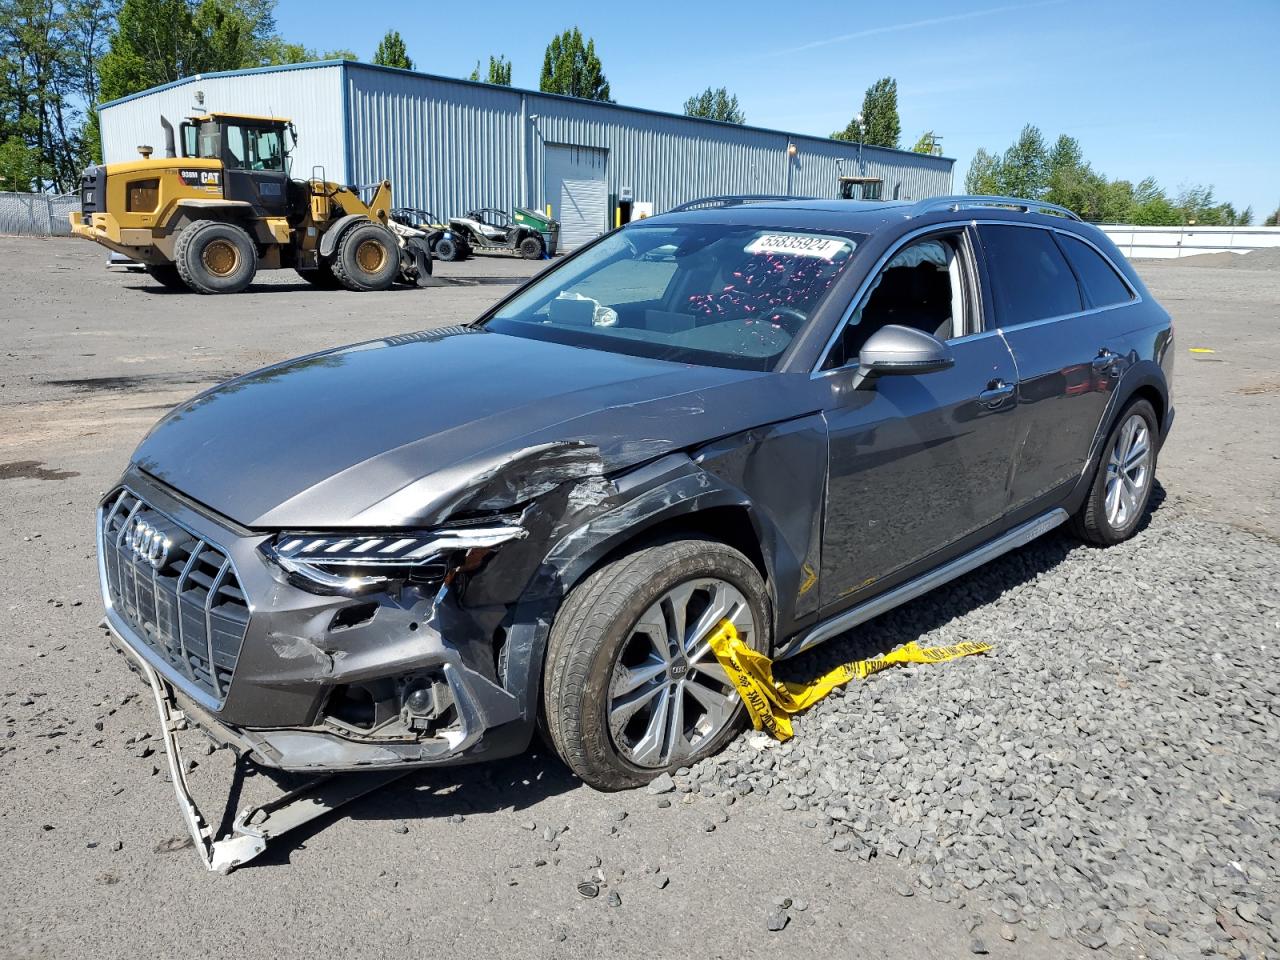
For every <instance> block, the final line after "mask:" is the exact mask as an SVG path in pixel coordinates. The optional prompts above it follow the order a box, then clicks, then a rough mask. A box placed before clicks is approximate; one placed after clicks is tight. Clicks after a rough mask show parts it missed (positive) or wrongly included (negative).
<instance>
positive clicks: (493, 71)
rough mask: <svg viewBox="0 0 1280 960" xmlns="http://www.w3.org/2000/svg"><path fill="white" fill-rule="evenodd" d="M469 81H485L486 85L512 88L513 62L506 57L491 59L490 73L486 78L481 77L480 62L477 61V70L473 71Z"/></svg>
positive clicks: (492, 57)
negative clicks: (491, 84)
mask: <svg viewBox="0 0 1280 960" xmlns="http://www.w3.org/2000/svg"><path fill="white" fill-rule="evenodd" d="M467 79H468V80H475V81H476V82H479V81H480V80H484V82H485V83H493V84H497V85H498V86H500V87H509V86H511V61H510V60H508V59H507V58H506V57H505V56H497V57H494V56H492V55H490V57H489V72H488V74H486V75H485V76H484V77H481V76H480V61H479V60H477V61H476V68H475V69H474V70H472V71H471V76H470V77H468V78H467Z"/></svg>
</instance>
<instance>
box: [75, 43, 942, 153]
mask: <svg viewBox="0 0 1280 960" xmlns="http://www.w3.org/2000/svg"><path fill="white" fill-rule="evenodd" d="M321 67H341V68H342V69H343V70H344V71H346V70H353V69H355V70H368V71H375V72H377V71H381V72H386V73H395V74H401V75H407V76H412V77H420V78H422V79H424V80H433V81H437V82H442V83H453V84H459V85H462V86H468V87H482V88H487V89H490V90H501V91H506V92H508V93H516V94H523V95H525V96H530V97H543V98H547V99H551V100H563V101H565V102H568V103H575V104H584V103H586V104H591V105H594V106H600V107H606V108H609V109H613V110H620V111H623V112H627V113H638V114H644V115H648V116H653V117H663V118H666V119H673V120H685V121H689V122H691V123H697V124H704V125H709V126H713V127H722V128H726V129H729V130H747V131H751V132H754V133H765V134H773V135H775V136H779V137H789V138H792V139H803V140H816V141H823V142H828V143H831V144H838V145H840V146H844V147H848V148H850V149H857V144H856V143H855V142H853V141H847V140H836V139H834V138H832V137H824V136H822V135H820V134H811V133H797V132H795V131H789V130H778V129H776V128H773V127H756V126H750V125H748V124H745V123H728V122H726V121H723V120H711V119H709V118H707V117H690V116H688V115H686V114H683V113H673V112H670V111H666V110H652V109H650V108H648V107H633V106H628V105H626V104H621V103H611V102H606V101H602V100H585V99H583V98H581V97H568V96H565V95H563V94H559V93H546V92H544V91H542V90H530V89H527V88H524V87H508V86H503V85H499V84H492V83H483V82H481V81H478V80H464V79H462V78H461V77H445V76H440V75H439V74H434V73H424V72H422V71H420V70H402V69H400V68H399V67H384V66H381V65H380V64H374V63H361V62H360V61H358V60H316V61H313V62H310V63H286V64H281V65H279V66H270V67H249V68H245V69H243V70H222V71H219V72H216V73H198V74H195V75H194V76H191V77H184V78H183V79H181V80H173V81H170V82H169V83H163V84H160V85H159V86H156V87H151V88H149V89H147V90H141V91H139V92H138V93H131V94H129V95H128V96H126V97H119V98H118V99H115V100H109V101H107V102H106V103H102V104H99V105H98V109H99V110H105V109H107V108H108V107H114V106H116V105H118V104H121V103H127V102H129V101H130V100H136V99H138V98H140V97H145V96H149V95H151V94H153V93H157V92H159V91H161V90H169V89H172V88H174V87H178V86H181V85H183V84H186V83H191V82H194V81H198V80H202V79H205V78H208V77H240V76H251V75H255V74H263V73H274V72H277V71H285V70H314V69H317V68H321ZM865 149H866V150H869V151H873V152H881V153H894V154H902V155H904V156H908V157H911V158H912V159H914V160H916V161H918V162H926V163H927V162H929V161H934V162H937V161H941V162H944V163H946V164H948V166H949V167H950V166H954V164H955V162H956V161H955V158H954V157H939V156H936V155H934V154H928V153H916V152H915V151H913V150H900V149H897V148H895V147H880V146H874V145H872V144H867V145H866V146H865Z"/></svg>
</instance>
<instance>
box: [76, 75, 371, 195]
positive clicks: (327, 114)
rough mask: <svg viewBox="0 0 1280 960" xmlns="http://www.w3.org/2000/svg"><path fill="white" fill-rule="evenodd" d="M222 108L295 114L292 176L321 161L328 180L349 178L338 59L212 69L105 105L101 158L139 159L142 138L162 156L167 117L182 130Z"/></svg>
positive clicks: (308, 172) (308, 173)
mask: <svg viewBox="0 0 1280 960" xmlns="http://www.w3.org/2000/svg"><path fill="white" fill-rule="evenodd" d="M197 90H199V91H202V92H203V93H204V104H203V105H199V104H197V103H196V99H195V97H196V91H197ZM217 110H224V111H227V112H230V113H252V114H260V115H264V116H281V117H288V118H290V119H291V120H293V122H294V125H295V126H297V128H298V148H297V150H296V151H295V152H294V155H293V176H295V177H304V178H305V177H309V176H311V168H312V167H313V166H315V165H316V164H320V165H323V166H324V168H325V175H326V176H327V177H328V178H329V179H330V180H339V181H343V180H346V179H347V172H346V166H345V164H344V162H343V156H344V136H343V134H344V129H343V123H342V66H341V65H340V64H331V65H326V66H310V65H307V66H304V67H295V68H279V69H274V70H263V71H252V72H244V73H236V74H210V75H208V76H206V77H193V78H191V79H190V80H181V81H179V82H178V83H174V84H169V85H167V86H164V87H157V88H156V89H155V90H153V91H149V92H146V93H143V94H140V95H138V96H136V97H129V98H126V99H124V100H117V101H115V102H114V103H108V104H104V105H103V106H102V107H101V108H100V110H99V114H100V116H101V119H102V153H103V156H104V157H105V158H106V161H107V163H118V162H120V161H122V160H136V159H138V145H139V144H144V143H145V144H150V145H151V146H153V147H155V151H156V152H155V154H154V155H155V156H157V157H158V156H161V155H162V154H163V153H164V131H162V130H161V129H160V117H161V115H163V116H165V117H167V118H168V119H169V122H170V123H172V124H173V126H174V129H175V130H177V128H178V123H179V121H181V120H183V119H184V118H186V117H189V116H192V115H195V114H199V113H204V112H209V111H217ZM179 136H180V134H179ZM179 152H181V150H179Z"/></svg>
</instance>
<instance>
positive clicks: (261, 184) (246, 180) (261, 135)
mask: <svg viewBox="0 0 1280 960" xmlns="http://www.w3.org/2000/svg"><path fill="white" fill-rule="evenodd" d="M296 140H297V135H296V133H295V132H294V128H293V124H292V123H291V122H290V121H288V120H284V119H282V118H280V117H253V116H242V115H233V114H227V113H211V114H206V115H205V116H202V117H191V118H190V119H189V120H187V121H185V122H184V123H183V124H182V155H183V156H185V157H207V158H211V159H215V160H221V161H222V168H223V186H222V195H223V197H224V199H227V200H240V201H244V202H246V203H250V204H252V205H253V208H254V212H255V214H256V215H257V216H260V217H283V216H286V215H287V214H288V212H289V167H290V158H289V155H290V153H291V152H292V151H293V146H294V143H295V142H296Z"/></svg>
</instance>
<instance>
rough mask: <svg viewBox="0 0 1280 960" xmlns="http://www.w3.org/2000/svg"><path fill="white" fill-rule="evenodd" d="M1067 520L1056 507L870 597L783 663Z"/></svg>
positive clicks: (809, 637)
mask: <svg viewBox="0 0 1280 960" xmlns="http://www.w3.org/2000/svg"><path fill="white" fill-rule="evenodd" d="M1067 519H1068V514H1067V511H1066V510H1063V509H1062V508H1061V507H1055V508H1054V509H1053V510H1050V511H1049V512H1048V513H1042V514H1041V515H1040V516H1038V517H1035V518H1033V519H1031V520H1028V521H1027V522H1026V523H1022V524H1019V525H1018V526H1016V527H1014V528H1013V529H1012V530H1009V531H1007V532H1006V533H1002V534H1001V535H1000V536H998V537H996V538H995V539H994V540H988V541H987V542H986V543H984V544H983V545H982V546H980V547H978V548H976V549H974V550H971V551H969V552H968V553H966V554H963V555H961V556H959V557H956V558H955V559H954V560H951V561H948V562H947V563H944V564H942V565H941V566H939V567H935V568H934V569H932V570H930V571H929V572H928V573H924V574H921V575H920V576H918V577H916V578H915V579H914V580H908V581H907V582H906V583H904V584H902V585H901V586H898V587H895V588H894V589H892V590H889V591H887V592H885V593H882V594H880V595H879V596H878V597H872V598H871V599H870V600H868V601H866V602H865V603H860V604H858V605H857V606H856V607H852V608H850V609H849V610H846V611H845V612H844V613H841V614H839V615H838V616H835V617H832V618H831V619H830V620H826V621H824V622H822V623H820V624H818V625H817V626H816V627H813V628H812V629H811V630H810V631H809V632H808V633H806V634H803V635H802V636H801V639H800V640H799V642H796V643H793V645H792V646H791V648H790V649H789V650H787V651H786V652H785V653H783V654H782V659H786V658H787V657H794V656H795V655H796V654H797V653H800V652H801V651H802V650H808V649H809V648H810V647H814V646H817V645H818V644H819V643H822V641H824V640H830V639H831V638H832V637H834V636H837V635H839V634H841V633H844V632H845V631H846V630H850V629H852V628H853V627H856V626H858V625H859V624H863V623H866V622H867V621H868V620H870V619H872V618H873V617H878V616H880V614H882V613H887V612H888V611H890V610H892V609H893V608H894V607H898V606H901V605H902V604H904V603H906V602H907V601H909V600H914V599H915V598H916V597H919V596H921V595H922V594H925V593H928V592H929V591H930V590H932V589H933V588H934V587H940V586H942V584H944V583H946V582H948V581H949V580H954V579H955V578H956V577H960V576H963V575H964V574H966V573H969V572H970V571H971V570H976V569H977V568H978V567H980V566H982V565H983V564H984V563H986V562H987V561H989V560H994V559H995V558H996V557H998V556H1000V555H1002V554H1005V553H1008V552H1009V551H1010V550H1016V549H1017V548H1018V547H1022V546H1026V545H1027V544H1028V543H1030V542H1031V541H1032V540H1035V539H1036V538H1037V537H1039V536H1042V535H1043V534H1046V533H1048V532H1049V531H1050V530H1052V529H1054V528H1055V527H1058V526H1061V525H1062V524H1063V523H1065V522H1066V521H1067Z"/></svg>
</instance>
